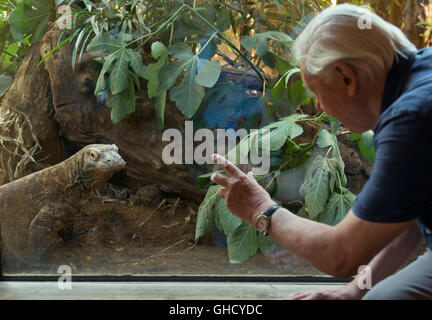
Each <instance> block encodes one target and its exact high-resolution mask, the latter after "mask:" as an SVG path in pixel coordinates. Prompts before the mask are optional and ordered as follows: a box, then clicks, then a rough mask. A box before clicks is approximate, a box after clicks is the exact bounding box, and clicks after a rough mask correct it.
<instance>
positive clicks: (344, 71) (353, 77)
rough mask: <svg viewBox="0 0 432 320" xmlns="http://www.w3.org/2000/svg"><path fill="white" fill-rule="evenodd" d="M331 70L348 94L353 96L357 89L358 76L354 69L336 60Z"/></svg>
mask: <svg viewBox="0 0 432 320" xmlns="http://www.w3.org/2000/svg"><path fill="white" fill-rule="evenodd" d="M333 72H334V74H335V76H336V78H337V79H338V80H340V81H341V83H342V85H343V86H344V87H345V90H346V93H347V94H348V96H350V97H353V96H354V95H355V94H356V92H357V89H358V76H357V74H356V73H355V72H354V70H353V69H352V68H351V67H350V66H349V65H347V64H346V63H343V62H336V63H335V64H334V65H333Z"/></svg>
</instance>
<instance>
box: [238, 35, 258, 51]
mask: <svg viewBox="0 0 432 320" xmlns="http://www.w3.org/2000/svg"><path fill="white" fill-rule="evenodd" d="M257 41H258V39H257V38H256V37H254V36H245V37H243V38H242V39H241V41H240V43H241V45H242V46H243V47H244V48H245V49H246V50H248V51H250V50H252V49H253V48H255V47H256V45H257Z"/></svg>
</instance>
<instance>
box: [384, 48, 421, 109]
mask: <svg viewBox="0 0 432 320" xmlns="http://www.w3.org/2000/svg"><path fill="white" fill-rule="evenodd" d="M402 53H403V54H404V55H405V56H406V57H403V56H402V55H400V54H397V56H396V57H395V59H394V62H393V66H392V68H391V69H390V71H389V73H388V74H387V79H386V84H385V88H384V94H383V100H382V105H381V114H382V113H383V112H384V111H385V110H386V109H387V108H388V107H389V106H390V105H392V104H393V102H395V101H396V100H397V98H399V97H400V95H401V94H402V91H403V88H404V86H405V83H406V81H407V79H408V76H409V73H410V72H409V70H410V68H411V66H412V64H413V62H414V60H415V57H416V53H415V52H413V51H409V50H402Z"/></svg>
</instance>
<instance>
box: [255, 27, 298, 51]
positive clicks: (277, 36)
mask: <svg viewBox="0 0 432 320" xmlns="http://www.w3.org/2000/svg"><path fill="white" fill-rule="evenodd" d="M257 36H259V37H265V38H267V39H272V40H276V41H278V42H280V43H282V44H284V45H286V46H288V47H290V46H291V45H292V44H293V42H294V40H293V39H292V38H291V37H290V36H288V35H287V34H286V33H283V32H279V31H266V32H263V33H259V34H257Z"/></svg>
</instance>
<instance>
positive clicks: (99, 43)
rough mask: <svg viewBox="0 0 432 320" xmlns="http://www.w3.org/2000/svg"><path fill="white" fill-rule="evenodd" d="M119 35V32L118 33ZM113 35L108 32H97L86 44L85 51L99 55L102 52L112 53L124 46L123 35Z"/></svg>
mask: <svg viewBox="0 0 432 320" xmlns="http://www.w3.org/2000/svg"><path fill="white" fill-rule="evenodd" d="M119 35H120V34H119ZM119 35H118V36H117V37H114V36H112V35H110V34H106V33H99V34H98V35H97V36H96V37H94V38H93V39H92V40H91V41H90V43H89V44H88V46H87V51H88V52H89V53H90V54H91V55H93V56H101V55H103V54H104V53H107V52H108V53H114V52H116V51H117V50H121V49H123V48H125V42H124V36H121V35H120V36H119Z"/></svg>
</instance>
